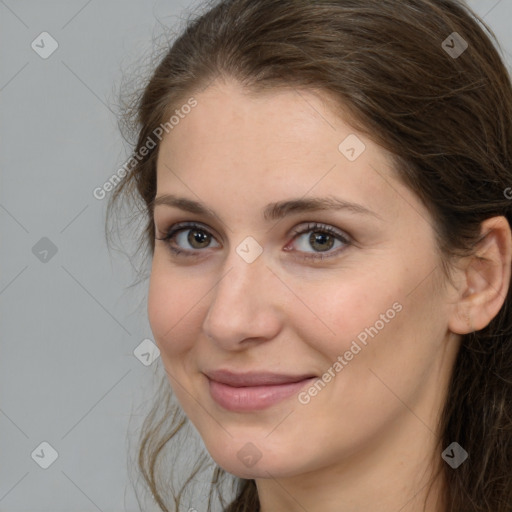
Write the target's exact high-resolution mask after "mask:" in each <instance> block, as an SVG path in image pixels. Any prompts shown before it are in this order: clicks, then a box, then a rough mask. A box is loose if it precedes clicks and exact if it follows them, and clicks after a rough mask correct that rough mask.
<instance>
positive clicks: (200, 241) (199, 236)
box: [187, 229, 210, 248]
mask: <svg viewBox="0 0 512 512" xmlns="http://www.w3.org/2000/svg"><path fill="white" fill-rule="evenodd" d="M187 238H188V242H189V244H190V245H191V246H192V247H196V248H197V247H198V246H199V247H200V248H201V247H205V246H207V245H208V243H209V242H210V237H209V235H208V234H207V233H205V232H204V231H199V230H197V229H196V230H194V229H191V230H190V231H189V234H188V237H187Z"/></svg>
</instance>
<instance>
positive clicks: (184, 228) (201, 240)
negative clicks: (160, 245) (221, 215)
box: [155, 222, 220, 256]
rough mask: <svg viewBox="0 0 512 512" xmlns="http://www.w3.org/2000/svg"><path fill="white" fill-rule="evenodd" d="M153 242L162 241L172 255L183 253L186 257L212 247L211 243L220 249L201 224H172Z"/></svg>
mask: <svg viewBox="0 0 512 512" xmlns="http://www.w3.org/2000/svg"><path fill="white" fill-rule="evenodd" d="M155 240H162V241H163V242H165V243H166V245H167V246H168V247H169V249H170V250H171V251H172V252H173V253H174V254H181V253H185V254H186V255H187V256H196V255H197V254H194V253H197V252H199V250H200V249H207V248H209V247H212V246H211V245H210V244H211V243H212V241H214V242H215V243H216V245H214V246H213V247H220V245H219V243H218V242H217V241H216V240H215V238H214V236H213V235H212V234H211V233H210V232H209V231H208V229H206V228H205V227H203V226H202V225H201V224H196V223H187V222H181V223H178V224H174V226H172V227H171V229H169V231H168V232H167V233H166V235H165V236H164V237H162V238H158V237H155Z"/></svg>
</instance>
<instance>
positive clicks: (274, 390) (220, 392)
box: [208, 377, 314, 412]
mask: <svg viewBox="0 0 512 512" xmlns="http://www.w3.org/2000/svg"><path fill="white" fill-rule="evenodd" d="M313 379H314V377H312V378H309V379H304V380H301V381H300V382H292V383H289V384H276V385H272V386H269V385H267V386H248V387H233V386H228V385H227V384H222V383H221V382H217V381H215V380H210V379H208V382H209V385H210V394H211V396H212V398H213V399H214V400H215V401H216V402H217V403H218V404H219V405H220V406H221V407H224V409H228V410H230V411H238V412H243V411H257V410H260V409H266V408H267V407H270V406H271V405H274V404H277V403H278V402H281V400H284V399H286V398H289V397H290V396H292V395H294V394H296V393H298V392H299V390H300V389H301V388H303V387H304V386H305V385H306V384H307V383H309V382H310V381H312V380H313Z"/></svg>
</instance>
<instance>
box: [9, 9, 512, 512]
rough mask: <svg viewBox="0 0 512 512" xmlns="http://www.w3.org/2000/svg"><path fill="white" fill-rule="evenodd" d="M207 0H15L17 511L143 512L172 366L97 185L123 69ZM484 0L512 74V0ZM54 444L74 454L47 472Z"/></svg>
mask: <svg viewBox="0 0 512 512" xmlns="http://www.w3.org/2000/svg"><path fill="white" fill-rule="evenodd" d="M196 3H197V2H194V4H192V3H191V2H187V1H186V0H182V1H181V2H178V1H177V0H157V1H135V0H125V1H121V0H103V1H100V0H89V1H87V0H66V1H64V0H61V1H50V0H0V52H1V60H0V62H1V67H0V109H1V111H0V116H1V117H0V119H1V123H2V124H1V129H0V141H1V146H0V169H1V173H2V174H1V176H2V185H1V188H0V223H1V233H2V237H1V251H0V255H1V256H0V257H1V267H0V301H1V329H2V350H1V358H0V364H1V370H0V393H1V395H0V432H1V436H0V449H1V451H0V453H1V460H2V463H1V464H0V511H2V512H3V511H5V512H7V511H8V512H21V511H37V512H42V511H52V512H58V511H66V512H75V511H98V510H99V511H103V512H107V511H116V512H120V511H135V510H139V507H138V504H137V501H136V499H135V494H134V489H133V485H132V484H131V483H130V479H129V471H128V467H129V465H130V460H131V458H132V457H133V455H132V454H133V453H134V448H133V446H132V447H131V446H130V441H131V445H133V444H134V439H135V437H134V436H135V433H136V431H137V429H138V428H139V426H140V422H141V421H142V419H143V413H144V411H145V410H146V409H147V406H148V404H149V403H150V400H151V395H152V389H153V388H152V386H154V385H155V374H157V373H158V372H161V371H162V370H161V363H160V359H156V360H155V362H154V363H153V364H151V365H149V366H145V365H144V364H142V362H141V361H140V360H139V359H138V358H137V357H136V356H135V355H134V350H135V349H136V348H137V346H138V345H139V344H140V343H141V342H142V341H143V340H145V339H150V340H151V339H152V335H151V331H150V328H149V324H148V322H147V318H146V286H147V283H146V282H143V283H142V285H140V286H138V287H135V288H131V289H127V285H128V284H130V283H131V282H132V280H133V278H134V275H133V274H132V273H131V267H130V263H129V262H128V260H127V258H126V257H124V256H122V255H120V254H117V253H115V252H109V251H108V250H107V247H106V244H105V241H104V217H105V206H106V199H104V200H97V199H95V198H94V196H93V193H92V192H93V190H94V189H95V188H96V187H101V186H102V184H103V183H104V182H105V181H106V180H107V179H108V178H109V177H111V176H112V174H113V173H115V171H116V170H117V169H118V168H119V167H120V166H121V165H122V164H123V163H124V161H125V159H126V157H127V152H126V145H125V143H124V142H123V140H122V138H121V136H120V134H119V132H118V129H117V121H116V118H115V116H114V115H113V113H112V112H111V110H110V108H111V107H112V106H113V105H114V104H115V103H116V101H117V99H116V87H117V86H118V84H119V83H120V79H121V78H122V76H123V74H124V75H127V74H128V75H129V73H130V70H134V69H137V67H138V66H139V65H140V64H141V63H144V62H147V57H148V53H150V52H151V47H152V44H153V41H154V38H155V37H158V36H159V34H161V33H162V26H167V27H174V30H177V29H178V27H179V26H180V23H181V20H182V19H183V18H184V17H185V16H186V14H187V12H188V11H189V10H191V9H192V8H193V7H194V5H195V4H196ZM469 3H470V5H471V6H472V7H473V8H474V9H475V10H476V11H477V12H478V13H479V14H480V15H482V16H484V19H485V21H486V22H488V23H489V25H490V26H491V28H492V29H493V30H494V31H495V33H496V35H497V36H498V38H499V40H500V42H501V44H502V45H503V48H504V51H505V58H506V60H507V64H508V66H509V69H510V67H511V64H512V34H511V31H510V27H511V25H512V1H511V0H500V1H498V0H473V1H471V2H469ZM42 32H48V33H49V34H51V36H52V37H53V38H54V39H55V40H56V41H57V43H58V45H59V46H58V49H57V50H56V51H55V52H54V53H53V54H52V55H50V56H49V57H48V58H46V59H43V58H41V57H40V56H39V54H38V53H36V51H34V50H33V49H32V47H31V43H32V41H34V40H36V43H37V42H38V41H39V46H40V48H39V51H40V52H43V51H48V49H50V48H51V46H50V44H51V42H50V41H49V40H48V39H45V40H44V43H43V44H42V43H41V42H40V38H38V36H39V34H41V33H42ZM36 38H37V39H36ZM43 45H44V48H41V46H43ZM137 72H138V73H140V72H141V71H140V69H138V71H137ZM42 238H46V239H49V240H50V241H51V244H49V242H48V241H47V240H43V241H41V239H42ZM127 244H128V246H129V244H130V240H127ZM34 247H35V248H34ZM52 247H54V248H56V250H57V252H56V253H55V254H52ZM45 250H46V251H48V252H47V253H45V252H44V251H45ZM54 250H55V249H54ZM144 357H146V360H147V357H148V356H144ZM42 442H47V443H49V444H50V445H51V446H52V447H53V448H54V449H55V450H56V451H57V452H58V457H57V459H56V460H55V461H54V462H53V463H52V464H51V466H49V467H48V468H47V469H43V468H42V467H40V465H39V464H40V463H43V464H44V462H45V461H46V462H48V461H49V460H50V457H51V453H50V451H49V450H48V449H47V448H45V447H44V446H43V447H42V448H41V447H40V444H41V443H42ZM34 450H35V452H34ZM41 450H43V451H41ZM31 454H34V455H31ZM197 508H198V510H202V509H201V507H200V506H197ZM144 510H147V511H148V510H156V508H155V507H153V506H151V505H150V504H145V505H144Z"/></svg>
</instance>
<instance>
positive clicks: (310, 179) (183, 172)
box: [157, 82, 413, 213]
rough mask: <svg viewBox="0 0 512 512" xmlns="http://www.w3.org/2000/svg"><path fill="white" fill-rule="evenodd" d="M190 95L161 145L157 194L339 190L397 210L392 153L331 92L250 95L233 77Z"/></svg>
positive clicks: (268, 196)
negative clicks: (189, 105) (353, 121)
mask: <svg viewBox="0 0 512 512" xmlns="http://www.w3.org/2000/svg"><path fill="white" fill-rule="evenodd" d="M194 98H195V100H196V101H197V106H195V107H194V108H193V109H192V110H191V111H190V113H188V114H186V115H183V118H182V119H180V121H179V123H178V124H177V125H176V126H174V128H173V129H172V130H171V131H170V132H169V133H168V134H167V135H166V136H165V137H164V139H163V141H162V143H161V147H160V151H159V156H158V163H157V175H158V178H157V194H159V193H176V192H180V193H182V195H183V194H187V195H189V196H190V195H191V193H192V195H196V196H204V194H207V195H208V196H209V197H211V198H212V199H213V200H215V198H216V197H218V198H225V197H226V195H233V194H238V195H239V194H246V195H247V198H246V199H247V201H248V202H247V203H246V204H247V205H249V203H250V204H254V205H255V206H256V203H257V199H261V200H262V201H263V198H264V199H265V203H267V202H270V201H279V200H282V199H283V195H286V196H294V197H300V196H304V195H305V194H310V195H325V194H326V193H330V194H333V193H337V192H338V193H339V194H340V195H341V196H342V197H343V198H344V199H347V200H350V201H358V202H361V203H365V202H366V203H368V201H369V200H370V202H371V206H372V209H374V210H381V211H383V210H389V209H394V210H397V207H398V203H397V192H396V187H400V184H399V183H396V184H394V186H393V187H390V186H389V184H387V182H389V181H390V180H392V179H393V177H392V173H391V158H390V156H389V154H388V153H387V152H386V151H385V150H384V149H383V148H381V147H380V146H378V145H377V144H375V143H374V142H372V141H371V140H370V139H369V138H368V137H367V136H365V135H362V134H360V133H356V132H355V130H354V129H353V128H352V127H351V126H350V124H349V123H348V122H347V121H346V120H344V118H342V116H340V115H339V112H335V111H334V108H330V105H332V103H329V98H327V97H326V98H322V96H321V95H320V94H319V93H315V92H313V91H304V90H296V89H293V88H289V89H277V90H267V91H264V92H257V93H254V92H250V91H247V90H246V89H243V88H242V86H241V85H240V84H238V83H237V82H220V83H215V84H213V85H212V86H210V87H209V88H208V89H206V90H205V91H203V92H201V93H199V94H197V95H195V96H194ZM178 108H179V107H178ZM354 157H355V158H354ZM403 193H404V194H407V193H408V191H406V190H404V191H403ZM255 196H257V197H255ZM194 199H197V197H195V198H194ZM411 199H413V198H411ZM395 213H397V212H395Z"/></svg>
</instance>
